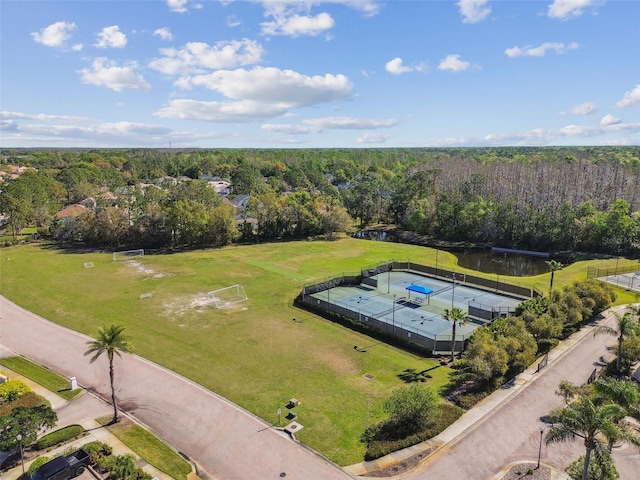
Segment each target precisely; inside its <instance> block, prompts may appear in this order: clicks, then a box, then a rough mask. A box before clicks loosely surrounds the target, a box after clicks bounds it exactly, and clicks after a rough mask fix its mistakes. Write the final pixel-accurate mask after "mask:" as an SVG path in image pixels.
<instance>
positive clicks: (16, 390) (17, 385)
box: [0, 379, 31, 402]
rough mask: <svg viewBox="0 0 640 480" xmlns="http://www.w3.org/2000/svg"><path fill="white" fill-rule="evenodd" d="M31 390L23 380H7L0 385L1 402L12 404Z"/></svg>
mask: <svg viewBox="0 0 640 480" xmlns="http://www.w3.org/2000/svg"><path fill="white" fill-rule="evenodd" d="M30 391H31V389H30V388H29V387H28V386H27V384H26V383H24V382H23V381H22V380H18V379H13V380H7V381H6V382H4V383H2V384H0V402H12V401H14V400H16V399H17V398H18V397H20V396H21V395H22V394H24V393H27V392H30Z"/></svg>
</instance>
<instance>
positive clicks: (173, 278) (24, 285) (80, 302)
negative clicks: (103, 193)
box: [0, 238, 634, 465]
mask: <svg viewBox="0 0 640 480" xmlns="http://www.w3.org/2000/svg"><path fill="white" fill-rule="evenodd" d="M1 255H2V257H1V259H0V262H1V263H0V267H1V269H2V277H1V279H0V282H1V283H0V291H1V293H2V294H3V295H5V296H6V297H7V298H9V299H11V300H13V301H15V302H16V303H18V304H19V305H21V306H23V307H24V308H27V309H29V310H31V311H33V312H35V313H37V314H39V315H41V316H43V317H45V318H48V319H50V320H52V321H54V322H56V323H59V324H61V325H64V326H66V327H68V328H71V329H73V330H77V331H79V332H82V333H84V334H87V335H93V334H94V333H95V332H96V330H97V328H98V326H100V325H102V324H111V323H119V324H124V325H126V327H127V333H128V334H129V335H130V336H131V337H132V340H133V343H134V346H135V349H136V353H137V354H139V355H141V356H143V357H145V358H148V359H150V360H152V361H154V362H157V363H159V364H161V365H164V366H165V367H168V368H170V369H172V370H174V371H176V372H178V373H180V374H182V375H184V376H187V377H189V378H191V379H192V380H194V381H196V382H198V383H200V384H201V385H203V386H205V387H207V388H209V389H211V390H213V391H215V392H217V393H219V394H220V395H222V396H224V397H226V398H228V399H230V400H231V401H233V402H235V403H237V404H238V405H240V406H242V407H244V408H246V409H247V410H249V411H251V412H253V413H254V414H256V415H258V416H259V417H261V418H264V419H265V420H267V421H269V422H273V423H275V422H276V420H277V417H276V410H277V408H278V407H279V406H284V405H285V404H286V402H287V400H288V399H289V398H292V397H295V398H297V399H299V400H300V401H301V402H302V404H301V406H300V407H298V408H297V409H296V412H297V414H298V420H299V421H300V423H302V424H303V425H304V426H305V429H304V430H302V431H301V432H300V434H299V435H297V437H298V438H299V439H300V440H301V441H302V442H304V443H305V444H307V445H309V446H310V447H312V448H314V449H316V450H317V451H319V452H321V453H322V454H324V455H325V456H327V457H328V458H330V459H331V460H333V461H335V462H336V463H338V464H340V465H347V464H351V463H356V462H359V461H361V460H362V457H363V453H364V445H363V444H362V443H360V441H359V437H360V434H361V433H362V431H363V430H364V428H365V427H366V426H367V425H368V424H369V423H371V422H374V421H376V420H378V419H379V418H380V417H381V406H382V402H383V401H384V400H385V399H386V398H387V397H388V396H389V395H390V393H391V392H392V391H393V389H395V388H398V387H399V386H401V385H402V384H403V382H402V380H401V379H400V377H399V376H401V375H402V374H403V372H406V371H411V370H413V371H422V370H425V369H428V368H430V367H433V366H435V365H436V362H435V361H434V360H432V359H426V358H421V357H419V356H416V355H413V354H410V353H407V352H404V351H402V350H399V349H397V348H394V347H390V346H387V345H384V344H380V343H377V342H375V341H373V340H372V339H371V338H368V337H366V336H363V335H361V334H358V333H356V332H353V331H351V330H349V329H346V328H344V327H341V326H340V325H336V324H334V323H332V322H329V321H327V320H324V319H322V318H319V317H317V316H315V315H312V314H310V313H307V312H305V311H301V310H299V309H296V308H294V307H293V306H292V301H293V299H294V297H295V296H296V295H297V294H298V293H299V292H300V290H301V288H302V286H303V284H304V283H305V281H307V282H311V281H313V280H322V279H325V278H326V277H329V276H333V275H338V274H342V273H358V272H359V271H360V269H361V268H363V267H368V266H372V265H375V264H378V263H380V262H383V261H388V260H390V259H395V260H410V261H412V262H416V263H424V264H431V265H433V264H434V263H435V250H432V249H429V248H425V247H418V246H412V245H404V244H394V243H384V242H369V241H363V240H356V239H351V238H344V239H340V240H336V241H317V242H311V241H301V242H288V243H272V244H262V245H250V246H233V247H228V248H223V249H218V250H202V251H194V252H185V253H178V254H168V255H147V256H145V257H144V258H143V259H141V260H140V262H139V264H138V265H137V266H136V264H133V265H132V264H131V262H128V263H126V262H123V263H113V262H112V258H111V254H110V253H67V252H64V251H60V250H57V249H55V248H53V247H46V246H41V245H35V244H29V245H22V246H17V247H9V248H5V249H3V250H2V253H1ZM87 262H93V264H94V267H93V268H85V267H84V264H85V263H87ZM438 263H439V265H441V266H442V268H446V267H453V266H454V264H455V257H454V256H453V255H451V254H448V253H446V252H442V251H440V252H439V258H438ZM613 264H615V259H613V260H607V261H597V262H596V261H591V262H582V263H579V264H574V265H571V266H569V267H567V268H565V269H563V270H561V271H558V272H556V275H555V285H554V286H555V287H556V288H559V287H561V286H562V285H563V284H564V283H567V282H571V281H573V280H581V279H584V278H586V267H587V266H588V265H597V266H611V265H613ZM620 265H623V260H620ZM458 271H463V269H460V268H459V269H458ZM501 278H502V276H501ZM507 278H508V277H506V278H505V281H506V280H507ZM513 280H516V281H517V283H518V284H520V285H534V286H536V287H538V288H540V289H542V290H543V291H546V290H548V287H549V274H544V275H538V276H536V277H531V278H517V279H513ZM237 283H239V284H241V285H242V286H243V287H244V288H245V290H246V292H247V294H248V296H249V300H248V301H247V302H244V303H240V304H238V305H237V306H235V307H233V308H231V309H221V310H216V309H215V308H213V307H202V306H201V305H200V302H201V299H202V295H203V294H204V293H205V292H208V291H211V290H215V289H219V288H223V287H226V286H230V285H234V284H237ZM619 292H620V293H622V294H624V293H625V292H624V291H623V290H620V291H619ZM145 293H150V294H151V295H152V296H151V298H144V299H140V298H139V297H140V295H142V294H145ZM628 301H634V299H633V298H631V297H630V299H625V298H624V297H621V303H625V302H628ZM293 318H295V319H296V321H295V322H294V321H292V319H293ZM373 344H375V346H372V345H373ZM354 345H360V346H367V347H368V348H367V353H360V352H356V351H355V350H354V349H353V346H354ZM366 373H369V374H371V375H374V376H375V378H374V379H373V380H367V379H365V378H364V377H363V375H364V374H366ZM429 373H430V374H432V378H430V379H429V380H428V382H427V383H426V384H425V385H428V386H433V387H435V388H440V387H441V386H442V385H444V384H445V383H446V381H447V378H448V370H447V369H446V368H444V367H439V368H435V369H434V370H431V371H430V372H429Z"/></svg>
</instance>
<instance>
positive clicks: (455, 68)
mask: <svg viewBox="0 0 640 480" xmlns="http://www.w3.org/2000/svg"><path fill="white" fill-rule="evenodd" d="M469 68H471V64H470V63H469V62H467V61H464V60H460V55H458V54H451V55H447V56H446V57H445V58H443V59H442V60H441V61H440V65H438V69H439V70H450V71H452V72H463V71H464V70H468V69H469Z"/></svg>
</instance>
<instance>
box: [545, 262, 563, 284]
mask: <svg viewBox="0 0 640 480" xmlns="http://www.w3.org/2000/svg"><path fill="white" fill-rule="evenodd" d="M545 263H546V264H547V266H548V267H549V271H550V272H551V282H550V284H549V291H551V290H553V277H554V276H555V273H556V270H562V267H563V266H564V265H562V263H560V262H558V261H557V260H549V261H547V262H545Z"/></svg>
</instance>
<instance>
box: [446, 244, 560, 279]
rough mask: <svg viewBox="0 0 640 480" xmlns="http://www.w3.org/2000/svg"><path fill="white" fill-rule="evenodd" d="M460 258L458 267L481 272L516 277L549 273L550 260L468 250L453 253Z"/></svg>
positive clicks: (489, 251)
mask: <svg viewBox="0 0 640 480" xmlns="http://www.w3.org/2000/svg"><path fill="white" fill-rule="evenodd" d="M451 253H453V254H454V255H455V256H456V257H457V258H458V265H460V266H461V267H465V268H470V269H472V270H477V271H479V272H485V273H494V274H496V275H511V276H514V277H529V276H532V275H539V274H541V273H548V272H549V266H548V265H547V264H546V262H547V261H548V260H549V259H548V258H543V257H530V256H527V255H519V254H505V253H497V252H492V251H491V250H467V251H464V252H451Z"/></svg>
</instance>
